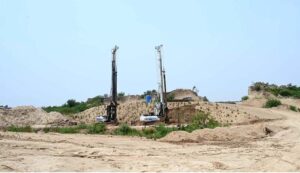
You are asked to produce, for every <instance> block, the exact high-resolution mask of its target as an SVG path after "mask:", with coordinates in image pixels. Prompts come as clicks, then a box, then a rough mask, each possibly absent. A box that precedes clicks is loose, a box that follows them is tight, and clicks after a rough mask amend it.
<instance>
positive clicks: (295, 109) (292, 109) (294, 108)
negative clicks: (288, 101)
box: [289, 106, 297, 112]
mask: <svg viewBox="0 0 300 173" xmlns="http://www.w3.org/2000/svg"><path fill="white" fill-rule="evenodd" d="M289 108H290V110H291V111H294V112H297V108H296V106H289Z"/></svg>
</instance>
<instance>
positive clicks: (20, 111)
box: [0, 106, 69, 127]
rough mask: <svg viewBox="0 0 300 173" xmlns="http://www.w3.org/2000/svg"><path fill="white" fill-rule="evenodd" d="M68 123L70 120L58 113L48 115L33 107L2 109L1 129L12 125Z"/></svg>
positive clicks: (0, 115) (0, 114)
mask: <svg viewBox="0 0 300 173" xmlns="http://www.w3.org/2000/svg"><path fill="white" fill-rule="evenodd" d="M68 122H69V120H68V119H67V118H66V117H64V116H63V115H61V114H60V113H58V112H51V113H47V112H45V111H44V110H42V109H40V108H35V107H33V106H20V107H16V108H13V109H0V127H7V126H10V125H17V126H26V125H30V126H33V125H63V124H66V123H68Z"/></svg>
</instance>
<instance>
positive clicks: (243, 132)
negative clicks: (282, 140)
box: [160, 125, 272, 142]
mask: <svg viewBox="0 0 300 173" xmlns="http://www.w3.org/2000/svg"><path fill="white" fill-rule="evenodd" d="M270 133H272V131H271V130H270V128H266V127H265V126H263V125H250V126H233V127H217V128H215V129H201V130H196V131H194V132H192V133H188V132H183V131H175V132H172V133H170V134H169V135H167V136H166V137H164V138H162V139H160V141H163V142H208V141H211V142H227V141H234V142H243V141H248V140H255V139H261V138H264V137H267V136H268V134H270Z"/></svg>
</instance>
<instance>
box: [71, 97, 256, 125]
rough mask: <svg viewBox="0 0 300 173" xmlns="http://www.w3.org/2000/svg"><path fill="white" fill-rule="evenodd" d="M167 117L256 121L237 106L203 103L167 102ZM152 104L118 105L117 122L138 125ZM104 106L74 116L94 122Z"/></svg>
mask: <svg viewBox="0 0 300 173" xmlns="http://www.w3.org/2000/svg"><path fill="white" fill-rule="evenodd" d="M168 108H169V110H170V112H169V117H170V119H171V120H170V121H171V122H172V123H178V121H179V123H182V124H183V123H189V122H191V121H192V119H193V117H194V116H195V115H196V113H197V112H199V111H202V112H205V113H209V114H210V115H211V116H212V117H213V118H215V119H216V120H217V121H219V122H220V123H221V124H228V125H229V124H247V123H248V122H251V121H255V120H258V117H257V115H256V113H255V112H253V113H249V110H243V109H240V107H239V106H238V105H230V104H216V103H209V102H203V101H194V102H169V103H168ZM153 109H154V104H150V105H146V103H145V102H144V101H136V102H126V103H120V104H119V106H118V110H117V111H118V120H119V122H120V123H128V124H131V125H138V124H139V123H140V122H139V117H140V115H141V114H145V113H149V112H151V111H153ZM105 114H106V110H105V106H104V105H103V106H99V107H94V108H91V109H88V110H86V111H84V112H81V113H79V114H76V115H75V116H74V117H75V118H76V120H77V121H81V122H84V123H94V122H96V116H98V115H105Z"/></svg>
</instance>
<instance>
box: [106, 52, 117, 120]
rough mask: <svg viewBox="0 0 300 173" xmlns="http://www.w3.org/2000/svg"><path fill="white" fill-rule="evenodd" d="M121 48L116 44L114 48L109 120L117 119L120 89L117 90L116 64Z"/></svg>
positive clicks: (108, 108)
mask: <svg viewBox="0 0 300 173" xmlns="http://www.w3.org/2000/svg"><path fill="white" fill-rule="evenodd" d="M118 49H119V47H118V46H115V47H114V48H113V49H112V82H111V100H110V105H108V106H107V116H108V119H107V121H109V122H110V121H114V122H116V120H117V106H118V103H117V101H118V98H117V96H118V91H117V64H116V52H117V50H118Z"/></svg>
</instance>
